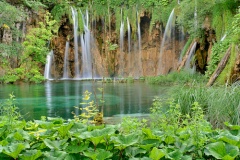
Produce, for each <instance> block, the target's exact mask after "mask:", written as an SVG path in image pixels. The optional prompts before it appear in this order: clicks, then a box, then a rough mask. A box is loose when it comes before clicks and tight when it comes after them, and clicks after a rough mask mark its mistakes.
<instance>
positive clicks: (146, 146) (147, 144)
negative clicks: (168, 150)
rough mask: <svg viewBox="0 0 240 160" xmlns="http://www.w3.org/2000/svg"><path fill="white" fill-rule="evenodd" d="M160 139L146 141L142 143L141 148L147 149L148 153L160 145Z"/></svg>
mask: <svg viewBox="0 0 240 160" xmlns="http://www.w3.org/2000/svg"><path fill="white" fill-rule="evenodd" d="M159 143H160V142H159V140H158V139H145V140H143V141H142V142H141V144H140V145H139V146H140V147H141V148H143V149H145V150H146V151H149V150H150V149H151V148H152V147H156V146H158V145H159Z"/></svg>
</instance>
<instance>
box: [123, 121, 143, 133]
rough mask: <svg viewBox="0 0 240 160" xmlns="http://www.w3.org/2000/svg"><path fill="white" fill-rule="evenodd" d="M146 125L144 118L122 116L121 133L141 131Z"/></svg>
mask: <svg viewBox="0 0 240 160" xmlns="http://www.w3.org/2000/svg"><path fill="white" fill-rule="evenodd" d="M146 126H147V120H146V119H138V118H133V117H124V118H123V120H122V123H121V130H122V132H123V133H126V134H129V133H133V132H138V131H141V129H142V128H145V127H146Z"/></svg>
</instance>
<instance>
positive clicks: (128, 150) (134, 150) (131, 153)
mask: <svg viewBox="0 0 240 160" xmlns="http://www.w3.org/2000/svg"><path fill="white" fill-rule="evenodd" d="M125 152H126V155H128V156H129V157H135V156H136V155H138V154H145V153H146V152H147V151H146V150H144V149H142V148H138V147H127V148H126V150H125Z"/></svg>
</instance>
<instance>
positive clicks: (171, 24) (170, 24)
mask: <svg viewBox="0 0 240 160" xmlns="http://www.w3.org/2000/svg"><path fill="white" fill-rule="evenodd" d="M174 27H175V14H174V9H173V10H172V12H171V14H170V16H169V18H168V21H167V25H166V27H165V31H164V34H163V39H162V43H161V48H160V56H159V59H158V68H157V75H160V74H163V67H164V64H163V63H164V60H163V52H164V45H165V44H166V42H167V41H168V42H169V43H168V44H170V43H171V35H172V30H173V28H174Z"/></svg>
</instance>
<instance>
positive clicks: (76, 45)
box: [71, 7, 80, 78]
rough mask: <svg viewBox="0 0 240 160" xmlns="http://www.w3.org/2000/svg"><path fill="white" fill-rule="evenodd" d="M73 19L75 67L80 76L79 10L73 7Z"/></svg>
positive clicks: (77, 74)
mask: <svg viewBox="0 0 240 160" xmlns="http://www.w3.org/2000/svg"><path fill="white" fill-rule="evenodd" d="M71 10H72V19H73V30H74V31H73V32H74V62H75V63H74V67H75V78H80V71H79V59H78V17H77V15H78V13H77V10H76V9H75V8H73V7H71Z"/></svg>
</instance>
